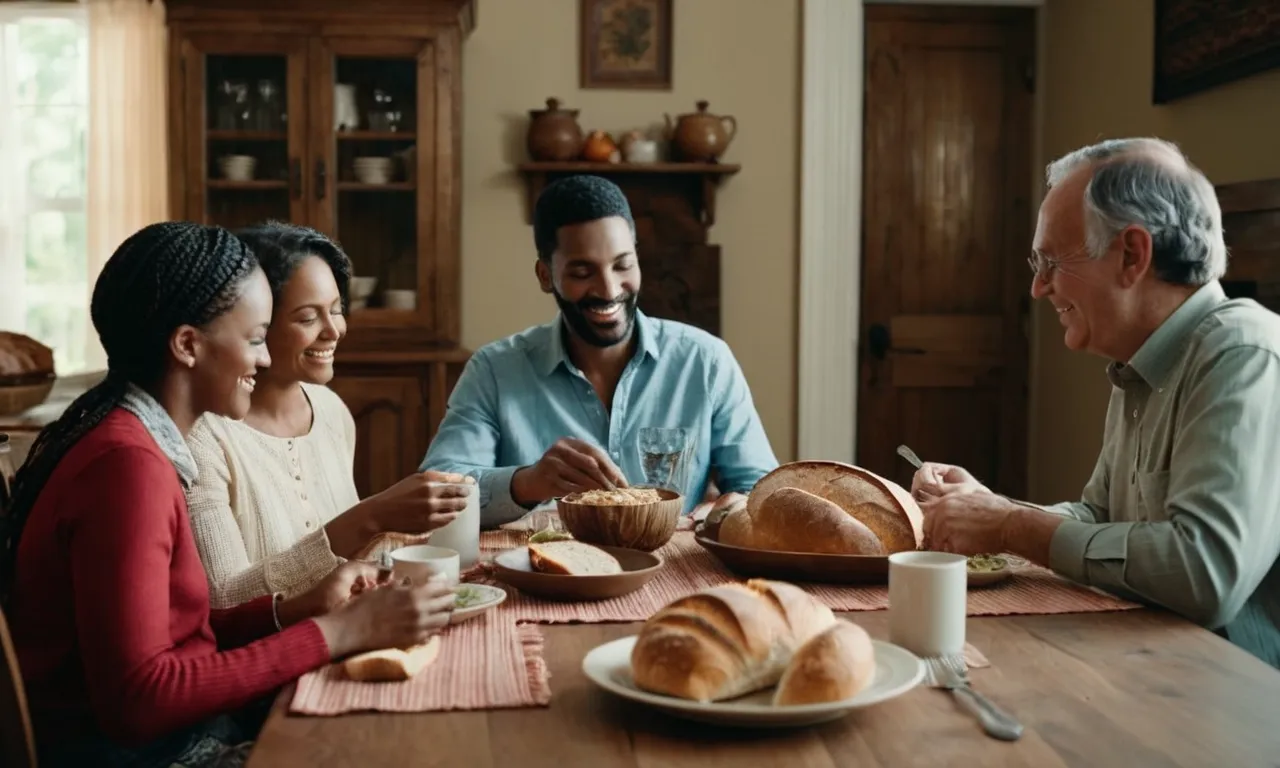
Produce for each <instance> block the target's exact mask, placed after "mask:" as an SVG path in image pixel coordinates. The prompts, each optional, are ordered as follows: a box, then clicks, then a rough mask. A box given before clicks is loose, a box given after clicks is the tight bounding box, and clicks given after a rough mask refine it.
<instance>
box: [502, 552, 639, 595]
mask: <svg viewBox="0 0 1280 768" xmlns="http://www.w3.org/2000/svg"><path fill="white" fill-rule="evenodd" d="M600 549H603V550H604V551H605V552H608V553H609V554H611V555H613V556H614V557H616V558H618V564H619V565H621V566H622V573H613V574H609V575H601V576H565V575H563V574H559V573H541V572H539V571H535V570H533V566H532V565H531V564H530V563H529V548H528V547H516V548H515V549H508V550H507V551H506V552H500V553H498V555H497V556H495V557H494V558H493V570H494V576H496V577H497V578H498V580H499V581H501V582H503V583H504V584H508V585H510V586H513V587H515V588H516V589H518V590H520V591H521V592H524V593H525V594H528V595H532V596H534V597H541V598H543V599H546V600H607V599H609V598H611V597H621V596H623V595H628V594H631V593H632V592H635V591H636V590H637V589H640V588H641V587H643V586H644V585H645V584H648V583H649V580H650V579H652V578H653V577H654V576H656V575H657V574H658V571H660V570H662V565H663V563H662V558H661V557H659V556H658V555H655V554H653V553H651V552H640V551H638V550H634V549H623V548H622V547H600Z"/></svg>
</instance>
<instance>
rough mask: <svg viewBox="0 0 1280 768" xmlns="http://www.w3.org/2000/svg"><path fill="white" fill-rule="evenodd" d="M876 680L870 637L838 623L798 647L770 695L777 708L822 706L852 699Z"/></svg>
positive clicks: (856, 626) (846, 622)
mask: <svg viewBox="0 0 1280 768" xmlns="http://www.w3.org/2000/svg"><path fill="white" fill-rule="evenodd" d="M875 676H876V651H875V646H873V645H872V644H871V636H870V635H868V634H867V632H866V630H864V629H863V628H862V627H860V626H858V625H857V624H854V623H852V622H848V621H844V620H837V621H836V623H835V624H833V625H831V626H830V627H828V628H827V629H825V630H823V631H822V632H819V633H818V634H816V635H814V636H813V637H811V638H809V641H808V642H806V643H805V644H804V645H802V646H800V648H798V649H797V650H796V652H795V655H794V656H792V657H791V663H790V664H789V665H788V666H787V669H786V671H785V672H783V673H782V679H781V680H780V681H778V688H777V690H776V691H774V694H773V703H774V704H776V705H777V706H790V705H795V704H821V703H825V702H829V701H843V700H844V699H848V698H852V697H853V696H855V695H857V694H858V692H859V691H861V690H862V689H863V688H866V687H867V686H868V685H870V684H871V681H872V680H874V679H875Z"/></svg>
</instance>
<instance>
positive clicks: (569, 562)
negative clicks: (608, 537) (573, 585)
mask: <svg viewBox="0 0 1280 768" xmlns="http://www.w3.org/2000/svg"><path fill="white" fill-rule="evenodd" d="M529 564H530V565H532V566H533V570H535V571H540V572H542V573H557V574H562V575H566V576H602V575H609V574H614V573H622V564H621V563H619V562H618V558H616V557H614V556H613V555H611V554H609V553H608V552H605V551H604V550H603V549H600V548H598V547H593V546H591V545H590V544H584V543H583V542H581V541H544V542H541V543H538V544H530V545H529Z"/></svg>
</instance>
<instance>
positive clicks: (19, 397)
mask: <svg viewBox="0 0 1280 768" xmlns="http://www.w3.org/2000/svg"><path fill="white" fill-rule="evenodd" d="M55 381H56V379H55V378H54V377H53V376H49V378H48V379H46V380H45V381H39V382H35V383H31V384H20V385H16V386H2V387H0V416H17V415H18V414H20V413H22V412H23V411H27V410H30V409H32V408H35V407H36V406H37V405H40V404H41V403H43V402H44V401H45V400H47V399H48V398H49V393H50V392H52V391H53V385H54V382H55Z"/></svg>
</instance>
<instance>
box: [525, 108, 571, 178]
mask: <svg viewBox="0 0 1280 768" xmlns="http://www.w3.org/2000/svg"><path fill="white" fill-rule="evenodd" d="M526 144H527V146H528V148H529V157H531V158H532V159H534V160H536V161H544V162H565V161H568V160H577V159H578V156H579V155H581V154H582V128H581V127H580V126H579V125H578V110H576V109H561V108H560V100H559V99H554V98H552V99H547V108H546V109H531V110H529V132H528V135H527V137H526Z"/></svg>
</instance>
